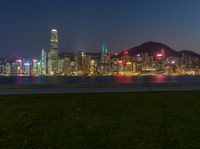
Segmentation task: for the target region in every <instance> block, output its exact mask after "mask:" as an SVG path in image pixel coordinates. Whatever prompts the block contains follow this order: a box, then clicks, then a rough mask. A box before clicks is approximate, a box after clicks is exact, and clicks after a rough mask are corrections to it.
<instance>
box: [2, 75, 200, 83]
mask: <svg viewBox="0 0 200 149" xmlns="http://www.w3.org/2000/svg"><path fill="white" fill-rule="evenodd" d="M184 82H187V83H189V82H198V83H200V76H174V77H173V76H163V75H157V76H107V77H105V76H99V77H78V76H77V77H76V76H75V77H48V76H40V77H22V76H18V77H13V76H11V77H0V84H1V85H4V84H9V85H15V84H17V85H33V84H80V83H85V84H87V83H91V84H95V83H106V84H108V83H112V84H131V83H134V84H145V83H184Z"/></svg>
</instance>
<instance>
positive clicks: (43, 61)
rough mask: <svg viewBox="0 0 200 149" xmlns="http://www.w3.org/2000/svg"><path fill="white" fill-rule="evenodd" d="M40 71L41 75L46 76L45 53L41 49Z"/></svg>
mask: <svg viewBox="0 0 200 149" xmlns="http://www.w3.org/2000/svg"><path fill="white" fill-rule="evenodd" d="M41 60H42V61H41V69H42V74H43V75H46V74H47V53H46V51H45V50H44V49H43V50H42V53H41Z"/></svg>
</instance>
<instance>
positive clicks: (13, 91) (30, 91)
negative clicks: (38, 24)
mask: <svg viewBox="0 0 200 149" xmlns="http://www.w3.org/2000/svg"><path fill="white" fill-rule="evenodd" d="M157 91H200V86H187V87H186V86H183V87H181V86H178V87H177V86H176V87H173V86H172V87H112V88H62V89H59V88H57V89H1V90H0V94H1V95H6V94H56V93H58V94H59V93H60V94H61V93H113V92H157Z"/></svg>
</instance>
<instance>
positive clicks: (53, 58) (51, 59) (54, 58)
mask: <svg viewBox="0 0 200 149" xmlns="http://www.w3.org/2000/svg"><path fill="white" fill-rule="evenodd" d="M48 73H49V74H51V75H55V74H57V73H58V32H57V30H56V29H52V30H51V49H50V52H49V55H48Z"/></svg>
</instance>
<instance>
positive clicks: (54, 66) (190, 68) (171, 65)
mask: <svg viewBox="0 0 200 149" xmlns="http://www.w3.org/2000/svg"><path fill="white" fill-rule="evenodd" d="M50 45H51V47H50V51H49V52H47V51H46V50H44V49H43V50H42V52H41V58H40V59H25V58H18V59H14V60H11V61H9V60H5V59H4V60H1V61H0V75H17V76H23V75H27V76H28V75H31V76H41V75H44V76H46V75H47V76H84V75H87V76H98V75H155V74H163V75H199V74H200V69H199V66H200V59H199V58H192V57H189V56H184V55H183V56H182V57H166V55H165V50H164V49H161V50H160V52H159V53H157V54H156V55H155V56H149V55H148V53H138V54H137V55H135V56H134V57H133V56H130V54H129V51H124V52H123V53H122V54H120V55H118V54H111V53H109V51H108V48H107V46H106V44H103V45H102V46H101V51H100V52H99V53H84V52H83V51H79V52H76V53H62V54H58V32H57V30H56V29H52V31H51V40H50Z"/></svg>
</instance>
